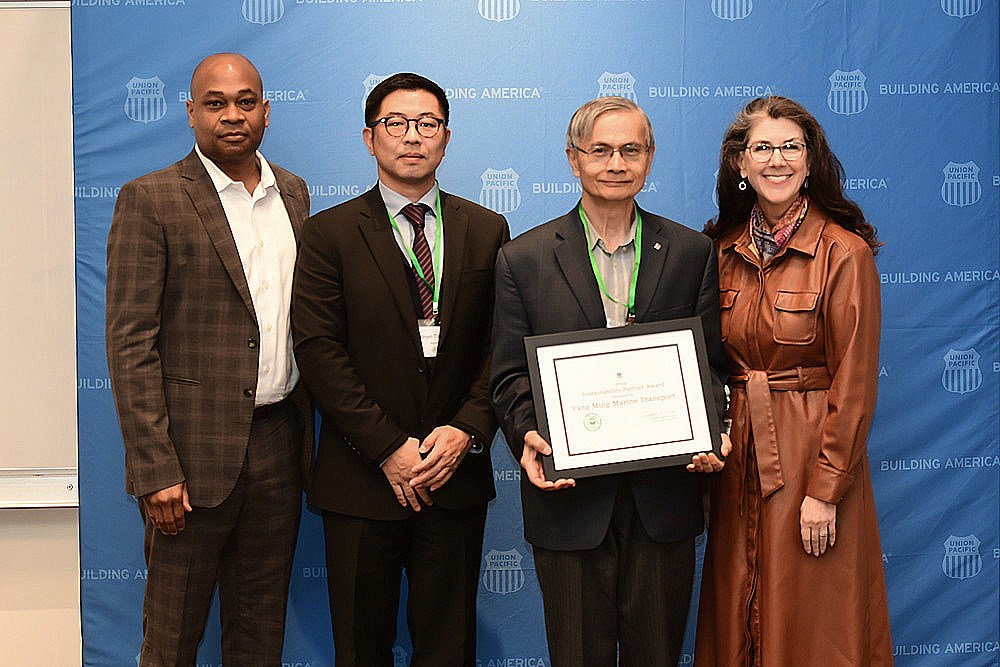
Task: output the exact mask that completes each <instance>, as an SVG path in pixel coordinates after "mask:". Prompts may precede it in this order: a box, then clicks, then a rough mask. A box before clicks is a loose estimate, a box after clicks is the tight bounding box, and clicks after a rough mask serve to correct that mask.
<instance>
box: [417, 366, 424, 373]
mask: <svg viewBox="0 0 1000 667" xmlns="http://www.w3.org/2000/svg"><path fill="white" fill-rule="evenodd" d="M423 374H424V367H423V366H417V375H423Z"/></svg>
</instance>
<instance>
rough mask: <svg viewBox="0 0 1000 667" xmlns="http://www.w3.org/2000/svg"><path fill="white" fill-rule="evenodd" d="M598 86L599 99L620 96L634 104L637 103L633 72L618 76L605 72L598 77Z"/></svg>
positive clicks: (621, 73)
mask: <svg viewBox="0 0 1000 667" xmlns="http://www.w3.org/2000/svg"><path fill="white" fill-rule="evenodd" d="M597 85H598V86H599V87H600V88H599V89H598V91H597V96H598V97H610V96H611V95H618V96H620V97H627V98H628V99H630V100H632V101H633V102H635V101H636V98H635V77H634V76H632V74H631V72H620V73H618V74H615V73H613V72H605V73H604V74H602V75H601V76H599V77H597Z"/></svg>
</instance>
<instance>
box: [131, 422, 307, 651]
mask: <svg viewBox="0 0 1000 667" xmlns="http://www.w3.org/2000/svg"><path fill="white" fill-rule="evenodd" d="M300 448H301V435H300V432H299V425H298V420H297V418H296V415H295V414H294V411H293V409H292V408H291V407H290V405H284V406H282V407H281V408H279V409H276V410H275V411H274V412H273V413H271V414H270V415H269V416H268V417H267V418H265V419H261V420H259V421H255V422H254V423H253V425H252V427H251V429H250V442H249V445H248V446H247V456H246V460H245V461H244V462H243V470H242V471H241V472H240V476H239V479H238V480H237V482H236V486H235V487H234V488H233V491H232V493H230V494H229V496H228V497H227V498H226V500H224V501H223V502H222V503H221V504H220V505H219V506H217V507H212V508H200V507H196V508H194V510H193V511H191V512H189V513H188V514H187V516H186V517H185V526H184V530H182V531H181V532H180V533H179V534H178V535H164V534H163V533H161V532H160V531H158V530H156V528H155V527H154V526H153V524H152V522H151V521H150V520H149V519H148V518H147V519H146V533H145V554H146V564H147V567H148V580H147V581H146V594H145V598H144V601H143V609H142V628H143V638H142V653H141V659H140V665H141V666H142V667H147V666H149V667H174V666H175V665H176V666H187V665H194V664H195V658H196V656H197V652H198V644H199V643H200V642H201V638H202V635H203V634H204V632H205V623H206V621H207V619H208V611H209V607H210V606H211V602H212V593H213V591H214V589H215V585H216V583H218V585H219V602H220V616H221V621H222V662H223V664H224V665H226V666H227V667H229V666H230V665H232V666H234V667H236V666H237V665H262V666H263V665H268V666H270V665H280V664H281V648H282V643H283V641H284V634H285V608H286V604H287V600H288V582H289V579H290V577H291V573H292V556H293V552H294V550H295V539H296V536H297V534H298V529H299V515H300V513H301V509H302V481H301V472H300V469H299V454H300ZM141 506H142V505H141V503H140V507H141Z"/></svg>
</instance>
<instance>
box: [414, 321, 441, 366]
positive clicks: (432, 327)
mask: <svg viewBox="0 0 1000 667" xmlns="http://www.w3.org/2000/svg"><path fill="white" fill-rule="evenodd" d="M417 330H418V331H419V332H420V347H421V348H423V351H424V356H425V357H428V358H430V357H436V356H437V354H438V341H439V340H440V339H441V325H440V324H434V320H433V319H427V320H417Z"/></svg>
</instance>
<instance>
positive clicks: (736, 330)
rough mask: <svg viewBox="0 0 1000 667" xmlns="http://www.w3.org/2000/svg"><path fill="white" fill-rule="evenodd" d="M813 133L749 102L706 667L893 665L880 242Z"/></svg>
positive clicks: (730, 133)
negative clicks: (881, 505)
mask: <svg viewBox="0 0 1000 667" xmlns="http://www.w3.org/2000/svg"><path fill="white" fill-rule="evenodd" d="M842 177H843V168H842V167H841V165H840V162H839V161H838V160H837V158H836V156H835V155H834V154H833V153H832V152H831V151H830V147H829V145H828V143H827V140H826V136H825V135H824V133H823V129H822V128H821V127H820V126H819V123H817V122H816V119H815V118H813V116H812V115H811V114H810V113H809V112H808V111H806V110H805V109H803V108H802V107H801V106H800V105H798V104H796V103H795V102H793V101H791V100H788V99H786V98H783V97H767V98H759V99H755V100H753V101H751V102H750V103H749V104H748V105H747V106H746V108H745V109H744V110H743V111H742V113H740V115H739V116H738V117H737V119H736V121H735V122H734V123H733V124H732V126H730V128H729V129H728V130H727V131H726V135H725V138H724V140H723V144H722V150H721V166H720V169H719V181H718V193H719V217H718V218H717V219H716V220H715V221H713V222H710V223H709V224H708V226H707V227H706V229H705V233H706V234H708V235H709V236H710V237H712V238H713V239H715V242H716V247H717V249H718V255H719V285H720V295H721V305H722V335H723V340H724V342H725V345H726V352H727V354H728V356H729V363H730V372H731V374H732V375H731V378H730V388H731V392H732V393H731V404H730V408H729V417H730V418H731V419H732V433H731V437H732V442H733V450H732V453H731V454H730V455H729V459H728V461H727V463H726V467H725V469H724V470H723V471H722V473H721V474H720V477H719V479H718V481H717V486H716V488H715V489H714V490H713V498H712V515H711V523H710V527H709V540H708V549H707V552H706V555H705V569H704V578H703V582H702V592H701V606H700V609H699V614H698V636H697V647H696V650H695V664H696V665H701V666H716V667H736V666H740V665H754V666H757V665H763V666H766V667H770V666H775V667H803V666H808V665H817V666H820V665H822V666H823V667H833V666H839V665H843V666H850V667H858V666H865V667H869V666H873V665H891V664H892V641H891V637H890V634H889V614H888V610H887V606H886V592H885V579H884V574H883V569H882V553H881V547H880V544H879V534H878V523H877V519H876V515H875V502H874V499H873V497H872V487H871V476H870V474H869V466H868V455H867V452H866V445H865V441H866V439H867V435H868V427H869V425H870V424H871V419H872V413H873V412H874V410H875V393H876V384H877V374H878V366H877V363H878V347H879V327H880V319H881V313H880V300H879V281H878V274H877V272H876V269H875V262H874V259H873V255H874V254H875V252H877V248H878V246H879V245H880V244H879V242H878V239H877V238H876V235H875V230H874V228H873V227H872V226H871V225H870V224H869V223H868V222H867V221H866V220H865V218H864V214H863V213H862V212H861V209H859V208H858V206H857V205H856V204H855V203H854V202H852V201H850V200H848V199H847V198H846V197H845V196H844V193H843V189H842V187H841V178H842Z"/></svg>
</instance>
